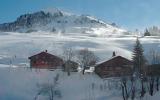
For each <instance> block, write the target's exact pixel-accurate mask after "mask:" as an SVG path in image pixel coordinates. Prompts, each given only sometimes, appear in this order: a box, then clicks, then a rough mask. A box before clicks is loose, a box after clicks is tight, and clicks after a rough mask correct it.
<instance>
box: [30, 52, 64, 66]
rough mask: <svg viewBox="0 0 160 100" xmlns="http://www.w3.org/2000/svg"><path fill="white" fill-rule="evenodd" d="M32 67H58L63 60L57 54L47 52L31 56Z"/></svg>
mask: <svg viewBox="0 0 160 100" xmlns="http://www.w3.org/2000/svg"><path fill="white" fill-rule="evenodd" d="M29 60H30V67H31V68H40V69H57V68H60V67H61V66H62V64H63V60H62V59H61V58H59V57H57V56H55V55H52V54H49V53H47V51H46V52H41V53H39V54H36V55H33V56H31V57H29Z"/></svg>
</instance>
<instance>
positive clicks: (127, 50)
mask: <svg viewBox="0 0 160 100" xmlns="http://www.w3.org/2000/svg"><path fill="white" fill-rule="evenodd" d="M135 39H136V37H135V36H133V35H130V36H129V35H128V36H127V35H125V36H124V35H109V36H105V37H104V36H95V35H94V36H92V35H87V34H83V35H80V34H73V33H70V34H64V35H61V34H53V33H52V34H51V33H46V34H44V33H43V34H42V33H28V34H26V33H25V34H23V33H2V32H1V33H0V100H34V96H35V95H36V93H37V86H36V85H37V84H42V83H46V82H50V81H52V80H53V77H55V75H56V73H59V74H60V80H59V88H60V90H61V91H62V98H61V100H122V96H121V90H119V91H118V92H117V89H118V87H117V89H114V88H113V89H109V88H108V82H109V81H104V80H102V79H100V78H99V77H98V76H97V75H95V74H94V73H93V74H85V75H82V74H81V73H72V74H71V76H69V77H68V76H67V75H66V73H63V72H61V71H48V70H41V71H35V70H30V69H28V68H25V66H28V65H29V64H28V62H29V61H28V57H29V56H31V55H33V54H36V53H39V52H41V51H44V50H46V49H47V50H48V52H49V53H52V54H55V55H58V56H62V53H63V49H64V48H68V47H72V48H73V49H75V50H79V49H82V48H88V49H89V50H92V51H93V52H94V53H95V54H96V55H97V56H98V57H99V58H100V61H104V60H107V59H109V58H110V57H111V56H112V52H113V51H116V54H117V55H121V56H124V57H127V58H129V59H131V57H132V49H133V45H134V44H135ZM140 41H141V43H142V44H143V47H144V51H145V54H148V52H149V50H150V49H155V50H157V51H158V50H160V37H141V38H140ZM20 66H21V67H20ZM93 83H94V84H95V87H94V88H93V87H92V84H93ZM117 84H118V83H117ZM102 87H103V88H102ZM105 87H106V88H105ZM104 88H105V89H104ZM92 89H93V90H92ZM159 97H160V95H159V93H156V94H155V95H154V96H153V97H150V96H149V95H148V96H147V97H145V98H144V100H159V99H158V98H159Z"/></svg>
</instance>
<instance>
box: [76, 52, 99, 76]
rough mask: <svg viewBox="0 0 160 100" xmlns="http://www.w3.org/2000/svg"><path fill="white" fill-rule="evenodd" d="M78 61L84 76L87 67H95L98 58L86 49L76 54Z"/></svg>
mask: <svg viewBox="0 0 160 100" xmlns="http://www.w3.org/2000/svg"><path fill="white" fill-rule="evenodd" d="M78 60H79V63H80V65H81V67H82V68H83V70H82V73H83V74H84V72H85V70H86V68H87V67H90V66H92V65H95V63H96V62H97V61H98V57H97V56H96V55H95V54H94V53H93V52H92V51H89V50H88V49H82V50H80V51H79V52H78Z"/></svg>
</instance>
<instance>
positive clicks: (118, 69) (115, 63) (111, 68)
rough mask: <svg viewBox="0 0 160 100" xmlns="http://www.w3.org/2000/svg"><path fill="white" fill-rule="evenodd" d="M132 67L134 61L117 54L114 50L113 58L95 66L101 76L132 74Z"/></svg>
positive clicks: (96, 71)
mask: <svg viewBox="0 0 160 100" xmlns="http://www.w3.org/2000/svg"><path fill="white" fill-rule="evenodd" d="M132 69H133V63H132V61H130V60H128V59H126V58H124V57H122V56H116V55H115V52H114V53H113V57H112V58H111V59H109V60H107V61H104V62H102V63H100V64H98V65H97V66H95V73H96V74H98V75H99V76H100V77H101V78H107V77H120V76H128V75H132Z"/></svg>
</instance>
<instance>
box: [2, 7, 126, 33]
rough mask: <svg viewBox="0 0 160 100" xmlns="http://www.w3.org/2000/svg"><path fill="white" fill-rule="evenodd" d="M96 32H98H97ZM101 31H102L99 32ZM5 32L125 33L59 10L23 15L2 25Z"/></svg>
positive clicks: (112, 26)
mask: <svg viewBox="0 0 160 100" xmlns="http://www.w3.org/2000/svg"><path fill="white" fill-rule="evenodd" d="M95 30H96V31H95ZM97 30H100V31H97ZM0 31H3V32H20V33H31V32H38V31H44V32H53V33H57V32H61V33H96V32H102V33H103V34H108V33H109V34H112V33H125V32H127V31H126V30H124V29H120V28H119V27H117V25H116V24H115V23H114V24H113V23H112V24H107V23H105V22H104V21H101V20H99V19H97V18H94V17H92V16H89V15H75V14H68V13H65V12H63V11H61V10H59V9H57V10H54V11H53V12H51V11H43V10H41V11H38V12H34V13H29V14H23V15H21V16H20V17H18V18H17V20H15V21H14V22H11V23H4V24H0Z"/></svg>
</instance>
